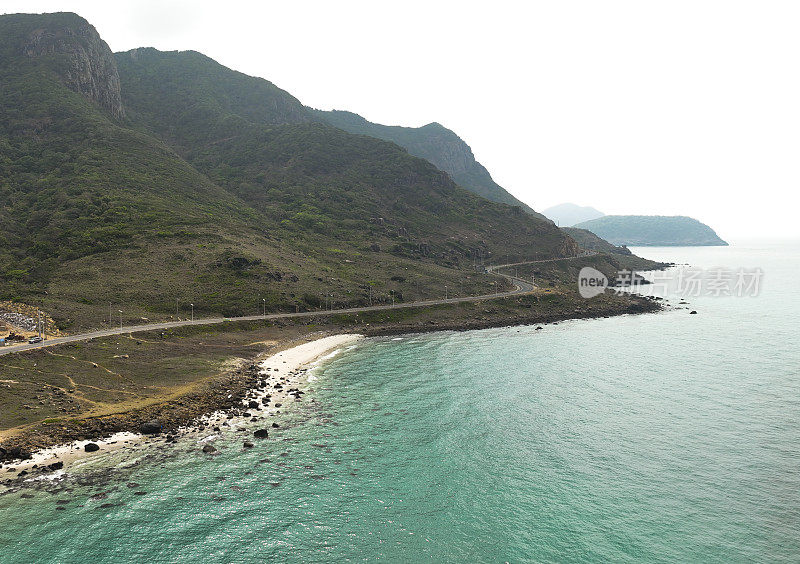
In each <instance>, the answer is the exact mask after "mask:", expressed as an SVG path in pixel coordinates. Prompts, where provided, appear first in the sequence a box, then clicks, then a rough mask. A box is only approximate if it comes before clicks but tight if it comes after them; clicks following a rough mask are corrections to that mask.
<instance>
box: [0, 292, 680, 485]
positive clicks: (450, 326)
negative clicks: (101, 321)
mask: <svg viewBox="0 0 800 564" xmlns="http://www.w3.org/2000/svg"><path fill="white" fill-rule="evenodd" d="M476 305H477V304H476ZM664 305H666V304H663V303H659V302H656V301H654V300H651V299H647V298H641V297H633V298H632V299H631V297H630V296H629V297H628V298H627V299H625V300H624V302H618V303H607V304H605V305H600V304H597V305H596V306H594V307H592V306H589V307H584V308H580V307H578V308H575V309H566V308H565V309H561V310H557V311H550V312H536V311H531V309H527V310H526V309H521V308H520V304H519V303H518V302H517V306H516V307H515V308H514V310H513V315H510V314H509V313H510V312H508V311H506V312H504V314H503V312H502V311H490V310H488V309H482V313H483V315H476V313H477V312H475V313H473V314H472V316H471V317H468V318H463V317H462V318H447V317H446V316H441V317H440V316H434V317H433V318H431V319H429V320H428V321H427V322H424V321H421V320H419V319H415V318H412V319H407V320H399V319H398V320H393V321H389V320H380V319H361V320H357V319H351V320H349V322H345V321H340V322H339V323H338V324H337V325H334V326H327V327H324V326H323V327H320V329H318V330H310V329H311V327H314V326H315V325H314V324H311V325H309V326H307V328H308V329H309V330H308V331H307V332H301V333H300V334H297V335H294V336H292V337H289V338H284V339H282V340H278V341H274V342H272V343H271V344H272V350H271V351H269V352H262V353H260V354H258V355H256V356H254V357H251V358H250V359H245V358H242V359H239V360H240V362H239V363H238V366H237V367H236V368H235V369H233V370H231V371H229V372H227V373H224V374H220V375H218V376H217V377H215V378H212V379H209V380H208V381H204V382H202V383H201V385H198V388H199V389H197V390H194V391H192V392H190V393H188V394H185V395H182V396H179V397H177V398H172V399H167V400H164V401H163V402H161V403H156V404H154V405H150V406H147V407H144V408H138V409H134V410H130V411H123V412H121V413H117V414H114V415H110V416H87V417H85V418H83V419H80V420H73V422H72V423H74V422H76V421H77V422H78V424H72V425H66V424H64V423H63V422H62V423H60V424H58V425H48V424H47V423H46V422H41V423H38V424H37V423H33V424H31V425H28V426H26V427H18V428H10V429H7V430H6V431H4V432H3V433H0V436H5V439H4V442H3V444H0V447H5V449H4V450H2V451H0V484H3V485H8V484H9V483H11V484H13V483H15V482H21V480H19V479H18V473H17V472H9V471H8V469H9V467H15V468H18V469H20V470H18V471H19V472H21V471H22V470H21V468H23V465H24V466H25V467H31V468H32V467H33V465H34V464H36V465H37V468H36V469H34V470H35V471H36V473H37V474H40V473H41V470H42V467H43V463H46V464H48V465H49V464H53V463H54V462H55V463H57V462H58V461H59V459H56V458H54V455H57V456H59V457H64V456H67V458H68V459H69V460H67V458H62V459H61V460H63V461H64V462H65V463H66V462H69V463H72V462H73V461H75V460H83V459H86V458H87V457H86V456H82V455H77V454H75V453H76V452H78V450H79V449H80V448H81V445H84V444H86V443H88V442H94V443H96V444H98V446H100V451H98V452H101V453H103V452H109V451H113V450H117V449H119V448H121V447H130V448H133V447H134V446H137V445H139V444H145V445H146V444H150V443H153V442H154V441H157V442H160V443H164V442H174V441H175V440H176V438H177V437H181V436H185V435H187V434H188V433H191V432H199V431H203V430H205V429H206V428H215V429H216V428H220V429H221V425H223V424H224V422H225V421H226V419H225V418H227V419H231V418H233V417H235V416H242V415H243V414H246V413H248V412H247V409H248V408H249V406H250V405H252V403H251V402H255V403H256V405H258V409H259V411H258V412H257V415H256V416H255V418H252V417H251V418H250V421H251V422H256V421H257V420H258V418H259V417H261V416H262V415H263V416H267V417H272V416H274V415H275V414H277V413H279V411H278V409H279V408H280V407H283V406H284V401H285V402H286V404H287V405H288V403H290V402H292V401H295V400H296V398H297V396H296V395H295V393H296V392H297V391H300V390H297V389H296V387H297V386H298V385H300V384H302V382H303V378H304V377H305V376H306V372H307V369H308V367H307V366H306V365H308V364H311V363H313V362H315V361H316V360H318V359H319V358H320V357H322V356H324V355H325V354H326V353H330V352H331V351H332V350H336V349H338V348H340V347H341V346H345V344H346V343H347V341H348V339H356V340H357V339H360V338H364V337H380V336H389V335H400V334H420V333H432V332H439V331H469V330H478V329H487V328H497V327H512V326H524V325H539V324H542V325H546V324H551V323H558V322H561V321H566V320H572V319H594V318H609V317H614V316H618V315H637V314H641V313H655V312H659V311H663V310H664V309H665V307H664ZM597 306H600V307H597ZM482 307H483V308H487V307H489V305H488V304H484V305H482ZM528 308H530V306H528ZM342 339H343V340H342ZM315 343H318V344H317V345H315ZM319 343H337V345H336V346H332V347H322V350H317V349H319V348H320V345H319ZM293 351H294V352H293ZM315 351H316V352H315ZM272 361H274V362H276V363H278V364H276V365H271V364H269V362H272ZM284 363H285V364H284ZM282 366H284V367H285V368H286V369H285V370H282V369H281V368H282ZM289 366H292V368H291V369H290V368H289ZM267 368H276V370H274V371H273V370H267ZM268 376H269V377H268ZM277 384H279V385H280V387H279V388H278V389H275V387H274V386H275V385H277ZM268 390H269V395H270V396H271V398H272V402H271V405H272V407H271V408H267V409H266V410H265V411H263V412H262V411H261V407H262V406H263V404H261V402H262V401H263V399H264V396H265V395H266V394H267V391H268ZM290 392H292V393H290ZM300 395H302V391H300ZM275 404H280V407H276V406H275ZM251 409H254V408H251ZM152 420H158V421H159V422H160V423H161V431H162V432H161V433H160V434H155V435H144V436H143V435H142V434H141V433H135V431H136V430H137V429H139V428H140V426H141V425H142V424H145V423H147V422H149V421H152ZM123 432H127V433H130V434H128V435H121V436H124V439H123V440H122V442H120V440H119V437H116V434H118V433H123ZM206 435H208V433H207V432H206ZM97 437H105V439H100V440H97ZM115 437H116V438H115ZM165 437H166V440H165V441H164V438H165ZM76 445H78V448H77V449H76V448H75V446H76ZM14 450H16V451H17V452H21V454H22V456H16V457H14V459H13V460H12V457H13V455H14ZM81 452H82V451H81ZM92 454H93V453H92ZM2 455H5V461H4V460H3V456H2ZM45 455H49V457H48V456H45ZM29 456H30V457H31V458H30V459H27V457H29ZM20 458H22V461H20V460H19V459H20ZM34 460H35V461H34ZM44 468H47V466H46V465H45V466H44ZM59 471H61V470H60V469H59ZM26 477H28V476H26Z"/></svg>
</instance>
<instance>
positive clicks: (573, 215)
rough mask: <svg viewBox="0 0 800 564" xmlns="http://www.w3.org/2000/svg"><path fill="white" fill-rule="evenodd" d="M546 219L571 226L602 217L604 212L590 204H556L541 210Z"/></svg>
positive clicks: (564, 225)
mask: <svg viewBox="0 0 800 564" xmlns="http://www.w3.org/2000/svg"><path fill="white" fill-rule="evenodd" d="M542 215H544V216H545V217H546V218H547V219H551V220H553V221H554V222H555V223H556V225H558V226H560V227H572V226H574V225H576V224H578V223H581V222H584V221H589V220H590V219H596V218H598V217H603V216H604V215H605V214H604V213H603V212H601V211H599V210H596V209H594V208H592V207H590V206H578V205H576V204H570V203H565V204H558V205H557V206H553V207H552V208H547V209H546V210H544V211H543V212H542Z"/></svg>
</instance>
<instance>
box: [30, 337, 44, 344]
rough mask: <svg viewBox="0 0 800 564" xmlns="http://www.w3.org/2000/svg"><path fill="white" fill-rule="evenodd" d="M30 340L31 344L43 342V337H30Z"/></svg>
mask: <svg viewBox="0 0 800 564" xmlns="http://www.w3.org/2000/svg"><path fill="white" fill-rule="evenodd" d="M28 342H29V343H30V344H34V343H41V342H42V338H41V337H31V338H30V339H28Z"/></svg>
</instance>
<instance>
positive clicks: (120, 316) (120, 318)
mask: <svg viewBox="0 0 800 564" xmlns="http://www.w3.org/2000/svg"><path fill="white" fill-rule="evenodd" d="M119 328H120V330H122V310H119Z"/></svg>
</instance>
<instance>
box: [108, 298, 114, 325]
mask: <svg viewBox="0 0 800 564" xmlns="http://www.w3.org/2000/svg"><path fill="white" fill-rule="evenodd" d="M112 323H114V321H113V320H112V315H111V302H108V324H109V325H111V324H112Z"/></svg>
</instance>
